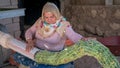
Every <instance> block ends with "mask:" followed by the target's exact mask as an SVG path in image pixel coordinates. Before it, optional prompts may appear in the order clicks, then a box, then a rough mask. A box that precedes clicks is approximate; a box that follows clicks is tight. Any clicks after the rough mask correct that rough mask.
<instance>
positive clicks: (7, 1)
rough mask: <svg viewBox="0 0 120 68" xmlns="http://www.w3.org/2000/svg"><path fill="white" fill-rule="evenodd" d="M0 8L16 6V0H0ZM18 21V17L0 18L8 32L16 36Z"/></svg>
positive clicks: (0, 22) (18, 29)
mask: <svg viewBox="0 0 120 68" xmlns="http://www.w3.org/2000/svg"><path fill="white" fill-rule="evenodd" d="M0 8H8V9H11V8H18V0H0ZM19 22H20V19H19V17H12V18H5V19H0V24H3V25H4V26H5V27H6V28H7V30H8V32H9V33H10V34H11V35H12V36H14V37H16V38H18V37H19V36H20V24H19Z"/></svg>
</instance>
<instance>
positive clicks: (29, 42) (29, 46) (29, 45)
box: [26, 39, 35, 52]
mask: <svg viewBox="0 0 120 68" xmlns="http://www.w3.org/2000/svg"><path fill="white" fill-rule="evenodd" d="M34 45H35V41H34V40H32V39H29V40H27V45H26V51H27V52H30V50H32V49H33V48H34Z"/></svg>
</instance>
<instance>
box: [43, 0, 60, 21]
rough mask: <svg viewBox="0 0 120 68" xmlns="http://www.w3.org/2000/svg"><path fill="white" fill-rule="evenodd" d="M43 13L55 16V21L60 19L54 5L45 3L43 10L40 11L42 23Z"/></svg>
mask: <svg viewBox="0 0 120 68" xmlns="http://www.w3.org/2000/svg"><path fill="white" fill-rule="evenodd" d="M45 12H52V13H53V14H54V15H55V17H56V18H57V20H58V19H60V17H61V14H60V11H59V9H58V8H57V6H56V5H55V4H54V3H51V2H47V3H46V4H45V5H44V6H43V9H42V20H43V21H44V13H45Z"/></svg>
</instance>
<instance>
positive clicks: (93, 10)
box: [64, 6, 120, 37]
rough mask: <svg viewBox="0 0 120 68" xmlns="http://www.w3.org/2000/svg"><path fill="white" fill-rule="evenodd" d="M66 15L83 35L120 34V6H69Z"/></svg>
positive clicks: (104, 35) (65, 11) (102, 35)
mask: <svg viewBox="0 0 120 68" xmlns="http://www.w3.org/2000/svg"><path fill="white" fill-rule="evenodd" d="M70 10H71V11H70ZM64 16H65V17H66V18H67V19H68V20H69V21H70V22H71V24H72V25H73V28H74V29H75V30H76V31H77V32H78V33H80V34H82V35H83V36H99V37H106V36H117V35H120V6H67V7H66V8H65V10H64Z"/></svg>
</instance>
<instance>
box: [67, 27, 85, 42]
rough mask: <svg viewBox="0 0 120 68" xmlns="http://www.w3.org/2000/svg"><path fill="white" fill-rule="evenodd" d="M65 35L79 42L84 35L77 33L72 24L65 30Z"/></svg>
mask: <svg viewBox="0 0 120 68" xmlns="http://www.w3.org/2000/svg"><path fill="white" fill-rule="evenodd" d="M65 35H66V36H67V38H68V39H70V40H71V41H72V42H74V43H76V42H78V41H79V40H80V39H81V38H83V36H82V35H80V34H78V33H76V32H75V31H74V30H73V29H72V27H71V26H67V28H66V30H65Z"/></svg>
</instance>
